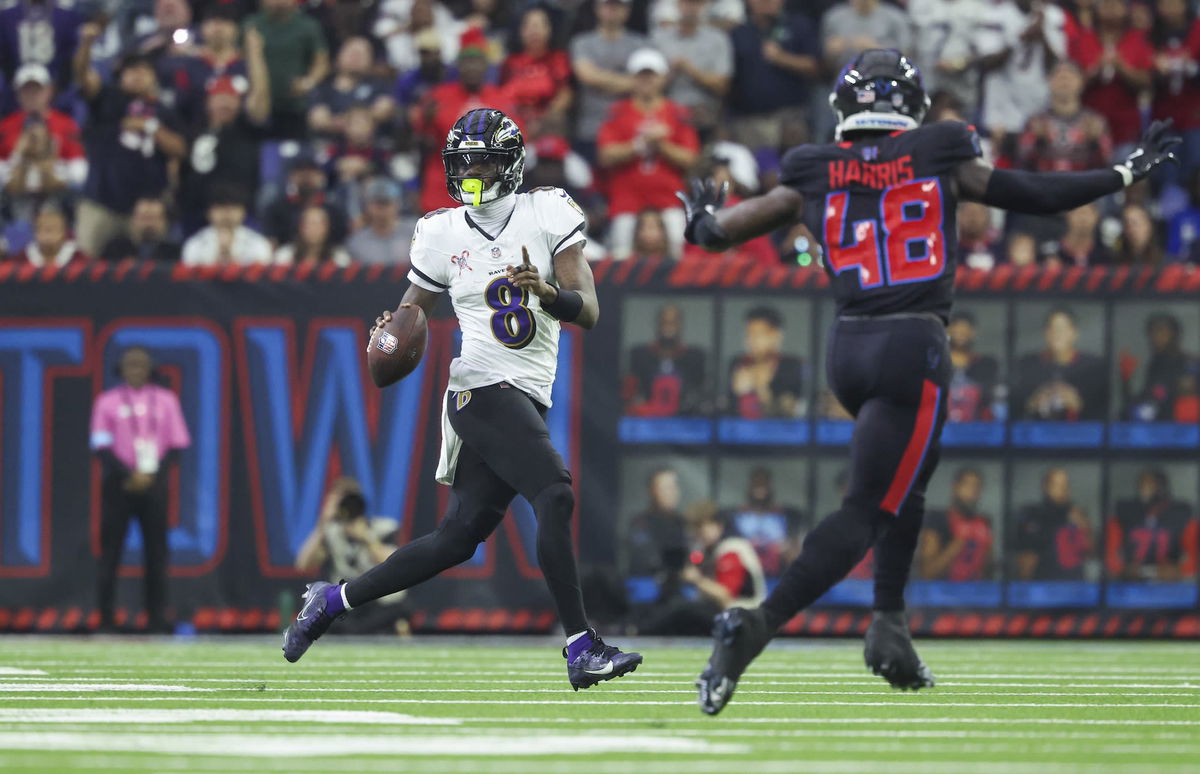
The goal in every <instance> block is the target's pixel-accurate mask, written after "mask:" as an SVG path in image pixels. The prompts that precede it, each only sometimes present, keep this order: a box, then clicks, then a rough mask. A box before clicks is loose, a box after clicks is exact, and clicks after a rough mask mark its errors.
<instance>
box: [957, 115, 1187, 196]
mask: <svg viewBox="0 0 1200 774" xmlns="http://www.w3.org/2000/svg"><path fill="white" fill-rule="evenodd" d="M1170 125H1171V124H1170V121H1155V122H1154V123H1153V124H1151V125H1150V128H1149V129H1147V130H1146V133H1145V134H1144V135H1142V139H1141V142H1139V143H1138V146H1137V147H1136V148H1135V149H1134V150H1133V152H1132V153H1130V154H1129V156H1128V157H1127V158H1126V159H1125V160H1124V161H1122V162H1121V163H1120V164H1117V165H1115V166H1113V167H1109V168H1108V169H1089V170H1087V171H1084V172H1024V171H1021V170H1016V169H995V168H994V167H992V165H991V164H988V163H987V162H985V161H983V160H981V159H972V160H971V161H967V162H964V163H963V164H961V165H959V167H958V169H957V171H956V175H955V179H956V182H957V184H958V193H959V196H960V197H961V198H963V199H967V200H969V201H975V202H982V203H984V204H987V205H990V206H992V207H1000V208H1001V209H1005V210H1010V211H1012V212H1024V213H1028V214H1031V215H1051V214H1054V213H1056V212H1064V211H1066V210H1073V209H1075V208H1076V207H1080V206H1082V205H1084V204H1087V203H1088V202H1090V201H1093V200H1095V199H1099V198H1100V197H1101V196H1107V195H1108V194H1111V193H1116V192H1117V191H1119V190H1121V189H1122V188H1125V187H1128V186H1131V185H1133V184H1134V183H1136V182H1138V181H1139V180H1142V179H1144V178H1146V177H1147V176H1148V175H1149V174H1150V172H1151V171H1153V169H1154V168H1155V167H1157V166H1158V165H1159V164H1162V163H1164V162H1167V161H1176V158H1175V154H1174V152H1173V151H1172V150H1171V149H1172V148H1173V147H1175V146H1176V145H1178V144H1179V143H1180V139H1179V138H1178V137H1175V136H1168V135H1167V129H1169V128H1170Z"/></svg>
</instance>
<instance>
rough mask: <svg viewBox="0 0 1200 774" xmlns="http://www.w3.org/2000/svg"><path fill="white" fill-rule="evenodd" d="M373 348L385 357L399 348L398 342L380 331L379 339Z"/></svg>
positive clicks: (385, 332)
mask: <svg viewBox="0 0 1200 774" xmlns="http://www.w3.org/2000/svg"><path fill="white" fill-rule="evenodd" d="M375 346H376V347H377V348H378V349H379V351H380V352H382V353H383V354H385V355H390V354H392V353H393V352H395V351H396V347H398V346H400V340H399V339H397V338H396V337H395V336H393V335H392V334H390V333H388V332H387V331H380V332H379V338H378V339H376V340H375Z"/></svg>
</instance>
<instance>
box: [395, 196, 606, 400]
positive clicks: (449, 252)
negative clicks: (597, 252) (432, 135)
mask: <svg viewBox="0 0 1200 774" xmlns="http://www.w3.org/2000/svg"><path fill="white" fill-rule="evenodd" d="M514 195H515V196H516V200H517V202H516V206H515V207H514V208H513V211H512V215H511V216H510V217H509V219H508V222H507V223H506V224H504V225H503V226H502V227H501V228H500V230H499V233H496V234H489V233H487V232H486V231H485V230H483V229H481V228H480V227H479V226H478V225H477V224H475V223H474V221H472V220H471V216H470V213H471V208H470V207H465V206H464V207H455V208H452V209H442V210H436V211H434V212H431V213H429V214H428V215H426V216H425V217H424V218H422V219H421V220H420V221H418V222H417V228H416V231H415V232H414V233H413V243H412V257H411V260H412V270H411V271H410V272H409V274H408V279H409V281H411V282H412V283H413V284H414V285H418V286H420V287H422V288H425V289H426V290H429V291H431V292H434V293H441V292H443V291H446V290H449V291H450V300H451V301H452V302H453V303H454V314H455V315H456V316H457V317H458V325H459V328H460V329H461V330H462V353H461V354H460V355H459V356H458V357H457V358H455V359H454V362H452V363H451V364H450V389H451V390H454V391H462V390H470V389H474V388H476V387H485V386H487V385H489V384H497V383H499V382H508V383H509V384H511V385H512V386H514V387H516V388H517V389H519V390H523V391H524V392H526V393H528V394H529V395H532V396H533V397H534V398H535V399H536V400H537V401H538V402H539V403H542V404H543V405H546V406H549V405H550V388H551V387H552V386H553V384H554V373H555V369H556V367H557V365H558V331H559V323H558V320H556V319H554V318H553V317H551V316H550V315H548V314H546V313H545V312H543V311H542V305H541V301H540V300H539V299H538V298H537V296H535V295H533V294H532V293H528V292H526V291H522V290H519V289H517V288H516V287H514V286H513V284H512V283H511V282H510V281H509V279H508V273H507V268H508V267H509V266H519V265H520V264H521V248H522V247H525V248H526V249H527V250H528V251H529V262H530V263H532V264H533V265H534V266H536V267H537V269H538V273H539V274H541V276H542V279H544V280H546V281H547V282H554V256H555V255H557V254H558V253H559V252H561V251H562V250H564V249H566V248H568V247H571V246H572V245H575V244H578V243H580V242H584V241H586V239H587V237H586V236H585V235H584V227H585V225H586V221H585V218H584V215H583V210H581V209H580V208H579V205H578V204H576V203H575V201H574V200H573V199H571V197H570V196H569V195H568V194H567V192H566V191H564V190H562V189H561V188H537V189H534V190H532V191H530V192H528V193H523V194H514Z"/></svg>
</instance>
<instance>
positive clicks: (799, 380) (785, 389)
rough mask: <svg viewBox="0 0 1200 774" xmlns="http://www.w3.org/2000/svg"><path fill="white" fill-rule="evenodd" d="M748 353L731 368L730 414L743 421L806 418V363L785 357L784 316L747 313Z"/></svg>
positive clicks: (758, 310)
mask: <svg viewBox="0 0 1200 774" xmlns="http://www.w3.org/2000/svg"><path fill="white" fill-rule="evenodd" d="M744 336H745V339H744V341H745V348H746V349H745V351H744V352H742V353H741V354H739V355H737V356H736V357H734V358H733V360H732V361H731V362H730V364H729V396H728V398H727V402H728V411H729V413H731V414H733V415H735V416H738V417H741V418H742V419H764V418H769V417H776V418H785V419H791V418H794V417H800V416H803V415H804V413H805V409H806V407H807V406H808V396H807V394H806V392H805V384H806V382H807V373H806V371H807V368H806V366H805V364H804V361H803V360H801V359H800V358H798V357H796V356H794V355H785V354H784V353H783V315H782V314H780V313H779V310H778V309H776V308H774V307H771V306H756V307H754V308H753V309H751V310H750V311H749V312H747V313H746V320H745V332H744Z"/></svg>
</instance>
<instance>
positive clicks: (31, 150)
mask: <svg viewBox="0 0 1200 774" xmlns="http://www.w3.org/2000/svg"><path fill="white" fill-rule="evenodd" d="M14 85H15V86H16V89H17V104H18V107H19V109H18V110H17V111H16V112H15V113H13V114H11V115H9V116H8V117H7V118H5V119H4V120H3V121H0V187H2V188H3V191H4V194H5V196H6V198H7V199H8V202H9V204H10V206H11V208H12V209H11V212H10V215H11V217H12V218H13V220H32V218H33V215H34V213H35V212H36V210H37V208H38V206H40V205H41V204H42V203H43V202H45V201H46V200H47V199H50V198H54V197H59V198H69V197H70V194H71V193H72V192H74V191H76V190H78V189H79V188H80V187H81V186H82V185H83V182H84V180H86V179H87V169H88V163H87V159H86V158H84V155H83V146H82V145H81V144H80V137H79V126H78V125H77V124H76V123H75V121H74V120H72V118H71V117H70V116H68V115H67V114H66V113H62V112H59V111H57V110H53V109H51V107H50V99H51V97H52V95H53V90H52V88H51V85H50V73H49V71H48V70H46V68H45V66H43V65H40V64H27V65H25V66H23V67H22V68H21V69H20V70H18V71H17V76H16V80H15V81H14Z"/></svg>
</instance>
